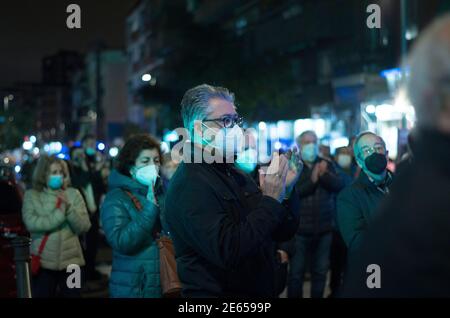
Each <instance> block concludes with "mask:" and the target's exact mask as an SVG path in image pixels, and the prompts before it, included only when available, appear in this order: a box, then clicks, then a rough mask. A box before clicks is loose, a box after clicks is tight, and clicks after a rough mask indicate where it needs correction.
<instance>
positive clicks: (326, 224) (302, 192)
mask: <svg viewBox="0 0 450 318" xmlns="http://www.w3.org/2000/svg"><path fill="white" fill-rule="evenodd" d="M317 141H318V140H317V136H316V134H315V132H314V131H305V132H303V133H302V134H301V135H300V136H298V138H297V144H298V145H299V148H300V149H301V157H302V160H303V162H304V169H303V172H302V174H301V176H300V179H299V181H298V182H297V185H296V194H297V195H298V196H299V197H300V200H301V205H300V220H301V221H300V225H299V228H298V231H297V234H296V236H295V252H294V255H293V257H292V258H291V260H290V271H289V283H288V297H290V298H299V297H302V296H303V281H304V276H305V273H306V270H307V269H308V268H309V270H310V272H311V297H312V298H322V297H323V296H324V290H325V284H326V279H327V272H328V269H329V257H330V248H331V240H332V230H333V218H334V215H335V208H336V203H335V197H334V196H335V193H337V192H338V191H340V190H341V189H342V187H343V186H344V184H343V181H342V178H341V177H340V176H339V175H338V174H337V173H336V169H335V167H334V163H333V162H332V161H331V160H328V159H325V158H321V157H318V145H317Z"/></svg>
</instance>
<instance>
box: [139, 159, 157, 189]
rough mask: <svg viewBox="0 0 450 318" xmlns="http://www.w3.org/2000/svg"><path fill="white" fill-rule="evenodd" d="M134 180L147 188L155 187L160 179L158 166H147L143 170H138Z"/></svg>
mask: <svg viewBox="0 0 450 318" xmlns="http://www.w3.org/2000/svg"><path fill="white" fill-rule="evenodd" d="M134 178H135V179H136V181H137V182H139V183H140V184H142V185H145V186H154V185H155V182H156V179H157V178H158V170H157V169H156V165H154V164H152V165H147V166H144V167H141V168H136V170H135V174H134Z"/></svg>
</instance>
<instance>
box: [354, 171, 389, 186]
mask: <svg viewBox="0 0 450 318" xmlns="http://www.w3.org/2000/svg"><path fill="white" fill-rule="evenodd" d="M392 180H393V174H392V172H390V171H389V170H387V173H386V178H385V179H384V182H383V184H381V185H376V184H375V183H373V182H372V181H371V180H370V179H369V177H368V176H367V174H366V173H365V172H364V171H363V170H361V173H360V174H359V176H358V180H357V181H358V183H359V184H361V185H362V186H363V187H365V188H372V189H377V188H380V187H381V188H386V187H387V188H389V187H390V185H391V184H392Z"/></svg>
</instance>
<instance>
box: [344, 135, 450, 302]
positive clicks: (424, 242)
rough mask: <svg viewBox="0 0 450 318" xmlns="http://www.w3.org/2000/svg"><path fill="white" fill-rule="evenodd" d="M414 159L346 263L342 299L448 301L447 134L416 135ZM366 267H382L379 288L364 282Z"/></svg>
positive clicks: (449, 185)
mask: <svg viewBox="0 0 450 318" xmlns="http://www.w3.org/2000/svg"><path fill="white" fill-rule="evenodd" d="M414 156H415V157H414V158H415V160H414V161H413V163H412V164H411V166H409V167H408V168H407V170H405V171H404V172H403V173H402V174H401V175H398V177H397V178H396V180H395V182H394V184H393V185H392V189H391V193H390V195H389V197H387V198H386V200H385V201H384V202H383V203H382V204H381V206H380V211H378V212H379V216H378V217H377V218H376V219H375V220H374V221H373V222H372V225H371V227H370V229H369V231H368V232H367V239H366V240H364V242H363V243H362V248H361V255H359V256H358V258H357V259H356V260H355V262H352V263H351V264H349V265H350V267H349V271H348V277H347V280H346V284H345V287H344V296H347V297H450V288H449V282H450V253H449V247H450V164H449V163H450V136H449V135H447V136H445V135H442V134H439V133H437V132H433V131H421V132H419V135H418V139H417V145H416V149H415V152H414ZM368 264H377V265H379V266H380V270H381V288H379V289H369V288H367V286H366V284H365V282H366V279H367V277H368V274H367V272H366V269H367V266H368Z"/></svg>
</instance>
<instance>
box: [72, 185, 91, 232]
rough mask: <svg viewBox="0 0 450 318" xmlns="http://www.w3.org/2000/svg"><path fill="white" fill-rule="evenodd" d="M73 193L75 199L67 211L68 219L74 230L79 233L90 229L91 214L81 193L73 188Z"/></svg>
mask: <svg viewBox="0 0 450 318" xmlns="http://www.w3.org/2000/svg"><path fill="white" fill-rule="evenodd" d="M72 193H73V201H72V202H71V203H70V206H69V209H68V211H67V221H68V223H69V225H70V228H71V229H72V231H73V232H74V233H75V234H78V235H79V234H82V233H86V232H87V231H88V230H89V228H90V227H91V221H90V220H89V214H88V212H87V209H86V204H85V203H84V200H83V197H82V196H81V193H80V192H79V191H78V190H76V189H73V192H72Z"/></svg>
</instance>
